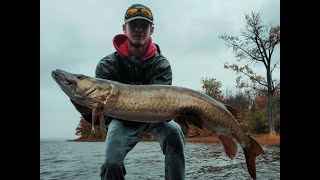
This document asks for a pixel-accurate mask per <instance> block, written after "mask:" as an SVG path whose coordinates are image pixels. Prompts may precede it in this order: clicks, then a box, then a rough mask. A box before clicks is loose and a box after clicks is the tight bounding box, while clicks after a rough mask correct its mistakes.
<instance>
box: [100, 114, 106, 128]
mask: <svg viewBox="0 0 320 180" xmlns="http://www.w3.org/2000/svg"><path fill="white" fill-rule="evenodd" d="M99 121H100V130H101V131H105V130H106V119H105V118H104V115H103V114H102V113H100V116H99Z"/></svg>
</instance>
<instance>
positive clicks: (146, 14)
mask: <svg viewBox="0 0 320 180" xmlns="http://www.w3.org/2000/svg"><path fill="white" fill-rule="evenodd" d="M138 14H141V15H142V16H144V17H146V18H148V19H152V13H151V11H149V10H147V9H136V8H133V9H129V10H128V11H127V14H126V18H131V17H135V16H137V15H138Z"/></svg>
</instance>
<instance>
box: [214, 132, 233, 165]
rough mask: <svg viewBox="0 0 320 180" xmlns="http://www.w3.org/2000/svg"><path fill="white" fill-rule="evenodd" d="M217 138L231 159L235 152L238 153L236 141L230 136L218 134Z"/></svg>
mask: <svg viewBox="0 0 320 180" xmlns="http://www.w3.org/2000/svg"><path fill="white" fill-rule="evenodd" d="M218 139H219V140H220V141H221V143H222V145H223V148H224V151H225V152H226V154H227V156H228V157H229V158H230V159H231V160H233V159H234V158H235V157H236V155H237V153H238V146H237V143H236V142H235V141H234V139H233V138H232V137H228V136H226V135H221V134H219V135H218Z"/></svg>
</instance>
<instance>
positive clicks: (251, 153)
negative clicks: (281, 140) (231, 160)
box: [243, 136, 265, 179]
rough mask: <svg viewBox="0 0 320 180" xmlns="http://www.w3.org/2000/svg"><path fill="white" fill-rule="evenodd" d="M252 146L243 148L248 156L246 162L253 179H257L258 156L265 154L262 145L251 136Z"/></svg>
mask: <svg viewBox="0 0 320 180" xmlns="http://www.w3.org/2000/svg"><path fill="white" fill-rule="evenodd" d="M249 138H250V141H249V142H250V146H249V147H246V148H243V151H244V156H245V158H246V164H247V168H248V171H249V174H250V176H251V177H252V179H256V157H257V156H259V155H264V154H265V153H264V151H263V149H262V147H261V146H260V145H259V144H258V143H257V142H256V141H255V140H254V139H252V138H251V137H250V136H249Z"/></svg>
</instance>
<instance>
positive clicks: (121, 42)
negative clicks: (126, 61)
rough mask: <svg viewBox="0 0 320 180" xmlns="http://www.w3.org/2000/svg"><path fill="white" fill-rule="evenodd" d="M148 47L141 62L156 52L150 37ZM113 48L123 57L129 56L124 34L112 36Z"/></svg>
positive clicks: (126, 39) (126, 38)
mask: <svg viewBox="0 0 320 180" xmlns="http://www.w3.org/2000/svg"><path fill="white" fill-rule="evenodd" d="M148 44H149V46H148V48H147V49H148V50H147V52H146V53H145V54H144V56H143V57H142V59H141V60H145V59H148V58H149V57H151V56H153V55H155V53H156V52H157V47H156V45H155V44H154V43H153V42H152V38H151V36H150V37H149V43H148ZM113 46H114V47H115V49H116V50H117V52H118V53H119V54H120V55H121V56H124V57H128V56H129V50H128V37H127V35H126V34H118V35H116V36H114V38H113Z"/></svg>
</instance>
